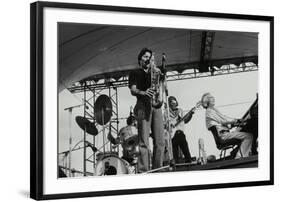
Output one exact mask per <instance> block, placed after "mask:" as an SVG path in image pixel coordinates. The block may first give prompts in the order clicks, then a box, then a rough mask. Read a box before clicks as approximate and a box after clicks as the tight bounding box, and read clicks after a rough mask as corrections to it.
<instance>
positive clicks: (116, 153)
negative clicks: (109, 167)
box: [96, 151, 118, 161]
mask: <svg viewBox="0 0 281 202" xmlns="http://www.w3.org/2000/svg"><path fill="white" fill-rule="evenodd" d="M107 156H116V157H118V152H110V151H106V152H105V153H103V152H100V153H98V154H97V155H96V160H97V161H101V160H102V159H103V158H105V157H107Z"/></svg>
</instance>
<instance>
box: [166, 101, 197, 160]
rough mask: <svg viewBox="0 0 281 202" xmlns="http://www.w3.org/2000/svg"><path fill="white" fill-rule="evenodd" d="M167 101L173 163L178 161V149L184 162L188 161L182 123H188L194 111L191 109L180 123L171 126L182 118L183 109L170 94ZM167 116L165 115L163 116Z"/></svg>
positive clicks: (189, 157) (187, 150) (188, 154)
mask: <svg viewBox="0 0 281 202" xmlns="http://www.w3.org/2000/svg"><path fill="white" fill-rule="evenodd" d="M168 103H169V117H170V122H171V125H172V126H171V127H172V132H171V138H172V148H173V157H174V160H175V163H179V158H180V157H179V149H180V150H181V151H182V153H183V155H184V158H185V162H186V163H190V162H191V156H190V152H189V148H188V143H187V141H186V137H185V134H184V132H183V131H184V124H186V123H188V122H189V121H190V120H191V118H192V115H193V113H194V111H195V109H193V110H192V111H191V113H190V115H189V116H187V117H186V118H185V119H184V120H183V121H182V123H180V124H179V125H178V126H177V127H176V128H173V127H174V125H175V124H176V123H177V122H178V121H179V120H180V119H181V118H183V116H184V114H183V110H182V109H181V108H179V107H178V101H177V99H176V98H175V97H174V96H170V97H169V98H168ZM165 117H167V116H165Z"/></svg>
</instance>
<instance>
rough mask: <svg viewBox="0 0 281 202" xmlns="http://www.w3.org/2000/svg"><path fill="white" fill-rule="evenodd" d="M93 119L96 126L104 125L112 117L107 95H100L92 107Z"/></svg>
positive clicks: (110, 104)
mask: <svg viewBox="0 0 281 202" xmlns="http://www.w3.org/2000/svg"><path fill="white" fill-rule="evenodd" d="M94 114H95V119H96V121H97V123H98V124H100V125H105V124H107V122H108V121H110V119H111V116H112V103H111V100H110V98H109V97H108V96H107V95H100V96H99V97H98V98H97V100H96V102H95V106H94Z"/></svg>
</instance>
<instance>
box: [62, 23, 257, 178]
mask: <svg viewBox="0 0 281 202" xmlns="http://www.w3.org/2000/svg"><path fill="white" fill-rule="evenodd" d="M258 37H259V34H258V33H255V32H230V31H215V30H192V29H171V28H156V27H136V26H117V25H105V24H102V25H100V24H77V23H58V53H59V56H58V58H59V61H58V64H59V65H58V72H59V77H58V80H59V82H58V83H59V86H58V92H59V94H58V100H59V102H58V103H59V108H58V115H59V123H58V126H59V128H58V177H81V176H107V175H125V174H129V175H133V174H138V173H149V174H150V173H151V174H153V173H159V172H161V173H163V172H167V174H171V175H172V174H173V172H177V171H185V172H188V171H195V170H202V171H203V170H210V169H235V168H240V169H242V168H253V167H255V168H258V159H259V158H258V94H259V92H258V85H259V79H258V71H259V64H258Z"/></svg>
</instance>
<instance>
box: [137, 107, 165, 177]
mask: <svg viewBox="0 0 281 202" xmlns="http://www.w3.org/2000/svg"><path fill="white" fill-rule="evenodd" d="M134 112H135V116H136V119H137V123H138V136H139V151H140V156H139V158H138V172H139V173H142V172H146V171H149V169H150V152H149V136H150V131H151V132H152V136H153V142H154V145H153V159H152V168H153V169H155V168H160V167H162V166H163V160H164V148H165V141H164V125H163V115H162V110H161V108H160V109H155V108H151V107H148V106H147V105H144V104H143V103H141V102H137V104H136V106H135V109H134Z"/></svg>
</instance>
